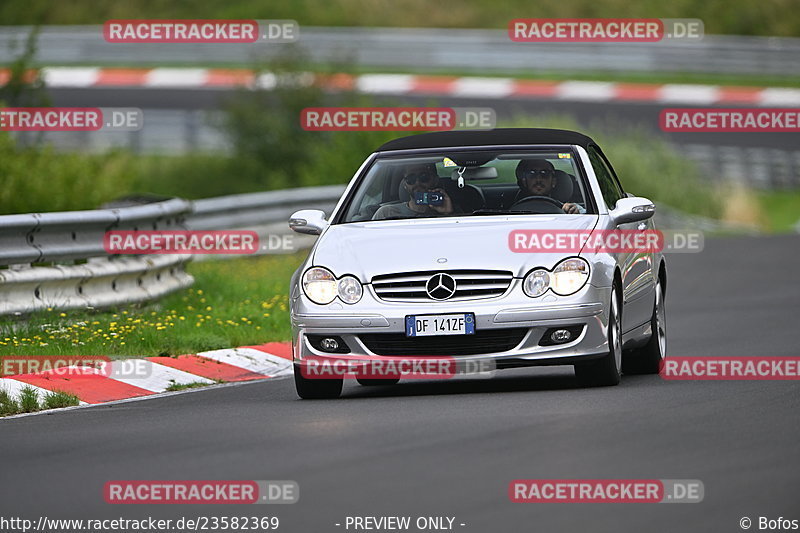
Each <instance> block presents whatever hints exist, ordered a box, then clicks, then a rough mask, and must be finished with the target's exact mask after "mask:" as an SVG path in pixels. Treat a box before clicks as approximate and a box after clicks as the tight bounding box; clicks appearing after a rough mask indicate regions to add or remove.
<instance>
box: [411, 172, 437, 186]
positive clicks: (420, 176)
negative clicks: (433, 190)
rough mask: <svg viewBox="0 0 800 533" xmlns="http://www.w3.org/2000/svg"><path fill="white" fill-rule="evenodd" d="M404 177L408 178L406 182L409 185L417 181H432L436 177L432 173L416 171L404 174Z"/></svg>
mask: <svg viewBox="0 0 800 533" xmlns="http://www.w3.org/2000/svg"><path fill="white" fill-rule="evenodd" d="M403 179H404V180H406V183H408V184H409V185H414V184H415V183H416V182H417V181H419V182H421V183H431V182H432V181H433V180H435V179H436V177H434V176H431V175H430V174H426V173H424V172H414V173H411V174H406V175H405V176H403Z"/></svg>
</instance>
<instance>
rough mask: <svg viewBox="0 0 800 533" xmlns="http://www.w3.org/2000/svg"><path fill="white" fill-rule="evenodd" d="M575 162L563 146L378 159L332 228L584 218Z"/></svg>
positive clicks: (586, 208) (588, 209) (586, 209)
mask: <svg viewBox="0 0 800 533" xmlns="http://www.w3.org/2000/svg"><path fill="white" fill-rule="evenodd" d="M575 157H576V156H575V154H574V152H573V151H572V150H571V149H569V148H565V149H563V150H562V151H552V150H551V151H531V150H526V151H485V150H480V151H478V150H476V151H470V152H465V151H452V152H447V151H442V152H440V153H436V154H425V155H415V156H404V157H396V156H394V157H381V158H378V159H377V160H376V161H375V162H374V163H373V164H372V166H371V167H370V168H369V170H368V172H367V174H366V175H365V176H363V177H362V179H360V180H359V182H358V185H357V187H356V188H355V189H354V190H353V191H352V192H351V195H350V199H349V201H348V203H347V208H346V211H345V214H344V216H343V217H342V218H341V219H340V222H345V223H346V222H361V221H368V220H401V219H411V218H434V217H452V216H492V215H530V214H547V215H566V214H587V213H588V214H592V213H593V211H592V209H593V208H592V204H591V202H587V198H588V197H589V195H588V194H587V187H586V183H585V181H584V179H582V178H581V176H580V174H579V173H578V171H577V166H576V162H575Z"/></svg>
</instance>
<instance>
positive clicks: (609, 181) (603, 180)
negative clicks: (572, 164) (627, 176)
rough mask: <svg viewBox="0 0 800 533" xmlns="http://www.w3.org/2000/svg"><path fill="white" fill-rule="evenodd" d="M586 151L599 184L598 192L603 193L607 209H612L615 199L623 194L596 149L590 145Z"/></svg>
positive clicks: (615, 203) (615, 202)
mask: <svg viewBox="0 0 800 533" xmlns="http://www.w3.org/2000/svg"><path fill="white" fill-rule="evenodd" d="M588 153H589V161H591V163H592V169H594V173H595V175H596V176H597V182H598V184H599V185H600V193H601V194H602V195H603V200H605V202H606V206H608V208H609V209H614V207H615V206H616V205H617V200H619V199H620V198H622V197H623V196H624V194H623V193H622V189H621V188H620V186H619V184H618V183H617V180H616V179H615V178H614V175H613V173H612V171H611V169H610V168H608V165H607V164H606V162H605V160H604V159H603V157H602V156H601V155H600V153H599V152H598V151H597V149H596V148H595V147H593V146H590V147H589V150H588Z"/></svg>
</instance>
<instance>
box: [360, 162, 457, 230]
mask: <svg viewBox="0 0 800 533" xmlns="http://www.w3.org/2000/svg"><path fill="white" fill-rule="evenodd" d="M402 183H403V188H404V189H405V190H406V192H408V195H409V196H410V198H409V199H408V201H407V202H402V203H399V204H389V205H384V206H381V207H380V208H379V209H378V210H377V211H375V214H374V215H373V216H372V220H386V219H389V218H415V217H437V216H441V215H450V214H452V213H453V211H454V209H453V201H452V200H451V199H450V196H449V195H448V194H447V192H446V191H445V190H444V189H443V188H441V187H439V175H438V173H437V172H436V166H435V165H434V164H433V163H429V164H420V165H414V166H411V167H408V168H407V169H406V171H405V173H404V174H403V182H402ZM421 192H434V193H438V194H440V195H442V197H443V198H444V201H443V202H442V205H417V203H416V202H415V201H414V194H415V193H421Z"/></svg>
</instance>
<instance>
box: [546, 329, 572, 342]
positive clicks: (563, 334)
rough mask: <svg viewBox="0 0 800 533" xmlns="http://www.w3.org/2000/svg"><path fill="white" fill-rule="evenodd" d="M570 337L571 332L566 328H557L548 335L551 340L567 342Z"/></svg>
mask: <svg viewBox="0 0 800 533" xmlns="http://www.w3.org/2000/svg"><path fill="white" fill-rule="evenodd" d="M571 338H572V333H570V332H569V330H568V329H557V330H555V331H554V332H553V333H552V334H551V335H550V340H552V341H553V342H567V341H569V340H570V339H571Z"/></svg>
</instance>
